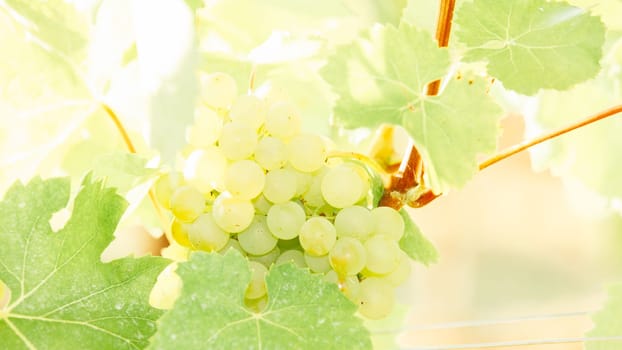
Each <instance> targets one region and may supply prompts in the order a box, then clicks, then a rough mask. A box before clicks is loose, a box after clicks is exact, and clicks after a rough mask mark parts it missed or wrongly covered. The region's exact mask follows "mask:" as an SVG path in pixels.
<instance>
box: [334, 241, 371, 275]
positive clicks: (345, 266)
mask: <svg viewBox="0 0 622 350" xmlns="http://www.w3.org/2000/svg"><path fill="white" fill-rule="evenodd" d="M328 260H329V262H330V266H331V267H332V268H333V270H335V271H336V272H337V274H339V275H340V276H350V275H356V274H357V273H359V272H361V270H363V268H364V267H365V263H366V262H367V252H366V251H365V247H364V246H363V243H361V241H359V240H357V239H354V238H351V237H340V238H339V239H338V240H337V242H335V245H334V246H333V248H332V249H331V250H330V252H329V253H328Z"/></svg>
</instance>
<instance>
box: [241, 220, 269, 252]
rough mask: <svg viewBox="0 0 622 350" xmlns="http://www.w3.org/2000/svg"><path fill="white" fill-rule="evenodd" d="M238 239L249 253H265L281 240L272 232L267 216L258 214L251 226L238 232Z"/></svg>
mask: <svg viewBox="0 0 622 350" xmlns="http://www.w3.org/2000/svg"><path fill="white" fill-rule="evenodd" d="M238 241H239V242H240V246H241V247H242V249H244V250H245V251H246V252H248V253H249V254H253V255H264V254H267V253H268V252H269V251H271V250H272V249H274V247H276V244H277V242H278V241H279V240H278V239H277V238H276V237H274V236H273V235H272V233H270V229H269V228H268V224H266V217H265V216H261V215H257V216H255V218H254V219H253V222H252V223H251V224H250V226H248V227H247V228H246V229H245V230H244V231H242V232H240V233H239V234H238Z"/></svg>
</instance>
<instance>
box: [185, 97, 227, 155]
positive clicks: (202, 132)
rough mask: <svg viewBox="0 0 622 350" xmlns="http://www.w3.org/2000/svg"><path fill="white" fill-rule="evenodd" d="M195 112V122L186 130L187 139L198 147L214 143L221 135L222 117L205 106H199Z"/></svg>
mask: <svg viewBox="0 0 622 350" xmlns="http://www.w3.org/2000/svg"><path fill="white" fill-rule="evenodd" d="M194 114H195V116H194V124H192V125H191V126H190V127H189V128H188V129H187V130H186V141H188V143H189V144H190V145H192V146H194V147H197V148H203V147H209V146H212V145H214V143H216V141H217V140H218V137H220V132H221V130H222V125H223V121H222V118H221V117H220V116H219V115H218V114H217V113H216V112H214V111H213V110H211V109H209V108H207V107H204V106H201V107H198V108H197V109H196V110H195V112H194Z"/></svg>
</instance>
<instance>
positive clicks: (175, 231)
mask: <svg viewBox="0 0 622 350" xmlns="http://www.w3.org/2000/svg"><path fill="white" fill-rule="evenodd" d="M187 225H188V224H187V223H185V222H181V221H179V219H178V218H173V222H171V235H172V236H173V239H174V240H175V242H177V243H178V244H179V245H181V246H183V247H186V248H190V247H192V244H191V243H190V239H189V238H188V228H187Z"/></svg>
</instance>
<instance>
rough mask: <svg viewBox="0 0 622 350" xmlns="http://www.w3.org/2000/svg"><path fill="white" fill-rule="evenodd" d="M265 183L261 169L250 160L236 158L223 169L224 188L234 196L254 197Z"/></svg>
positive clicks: (264, 176)
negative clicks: (236, 159) (235, 160)
mask: <svg viewBox="0 0 622 350" xmlns="http://www.w3.org/2000/svg"><path fill="white" fill-rule="evenodd" d="M265 183H266V175H265V174H264V172H263V169H262V168H261V167H260V166H259V164H257V163H255V162H254V161H252V160H248V159H244V160H238V161H237V162H235V163H233V164H231V165H229V167H228V168H227V170H226V171H225V188H226V189H227V191H229V193H231V194H232V195H233V196H235V197H239V198H243V199H252V198H255V197H257V196H258V195H259V194H260V193H261V191H262V190H263V188H264V184H265Z"/></svg>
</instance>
